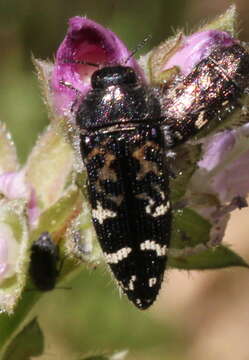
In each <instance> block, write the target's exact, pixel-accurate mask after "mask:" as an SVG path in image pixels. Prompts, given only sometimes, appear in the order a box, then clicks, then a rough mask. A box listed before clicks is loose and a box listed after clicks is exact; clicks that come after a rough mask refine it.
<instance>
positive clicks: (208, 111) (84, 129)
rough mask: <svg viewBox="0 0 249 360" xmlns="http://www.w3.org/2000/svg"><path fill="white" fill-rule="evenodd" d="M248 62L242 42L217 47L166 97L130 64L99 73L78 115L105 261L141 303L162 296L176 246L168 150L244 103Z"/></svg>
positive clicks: (131, 296)
mask: <svg viewBox="0 0 249 360" xmlns="http://www.w3.org/2000/svg"><path fill="white" fill-rule="evenodd" d="M248 69H249V54H248V53H247V52H246V51H245V49H244V48H243V47H242V46H240V45H233V46H231V47H229V48H217V49H215V50H214V51H213V52H212V53H211V55H210V56H209V57H207V58H206V59H204V60H202V61H201V62H200V63H199V64H198V65H197V66H196V67H195V68H194V69H193V71H192V72H191V73H190V74H189V75H188V76H187V77H185V78H184V79H183V80H181V81H180V82H178V83H176V84H175V85H172V86H170V87H169V90H168V91H167V92H166V94H164V95H163V98H162V99H160V98H158V97H157V96H156V95H155V93H154V91H153V89H151V88H149V87H146V86H144V85H143V84H142V83H141V82H140V81H139V79H138V77H137V76H136V74H135V72H134V70H133V69H132V68H130V67H126V66H110V67H104V68H102V69H100V70H97V71H95V72H94V73H93V75H92V78H91V82H92V90H91V91H89V93H88V94H87V95H86V97H85V98H84V99H83V100H82V102H81V104H80V106H79V108H78V111H77V113H76V122H77V124H78V126H79V128H80V138H81V155H82V159H83V161H84V164H85V166H86V168H87V172H88V181H89V184H88V191H89V199H90V202H91V205H92V218H93V223H94V226H95V229H96V233H97V236H98V239H99V241H100V245H101V247H102V249H103V252H104V256H105V258H106V262H107V263H108V265H109V266H110V268H111V270H112V272H113V274H114V276H115V278H116V280H117V282H118V284H119V285H120V287H121V289H122V290H123V292H124V293H125V294H127V296H128V298H129V299H130V300H131V301H132V302H133V303H134V304H135V305H136V306H137V307H138V308H139V309H146V308H148V307H149V306H150V305H151V304H152V303H153V302H154V300H155V299H156V297H157V294H158V292H159V290H160V287H161V283H162V280H163V275H164V271H165V266H166V262H167V249H168V248H169V246H170V237H171V206H170V202H169V196H170V189H169V176H170V169H169V164H168V161H169V160H168V159H167V157H166V156H165V153H166V150H167V149H171V148H174V147H175V146H176V145H177V144H179V143H181V142H183V141H186V140H188V139H189V137H191V136H193V135H195V134H197V133H198V132H199V131H200V130H201V129H202V128H204V127H205V128H207V127H209V126H212V125H213V122H217V121H221V120H223V119H224V118H225V116H226V115H227V113H228V112H230V111H231V110H233V109H234V108H237V107H239V106H241V104H240V102H239V100H240V98H241V97H242V95H243V93H244V92H245V89H246V87H247V85H248V81H249V72H248ZM159 100H160V101H161V100H162V101H161V102H160V101H159ZM161 103H162V104H163V105H161Z"/></svg>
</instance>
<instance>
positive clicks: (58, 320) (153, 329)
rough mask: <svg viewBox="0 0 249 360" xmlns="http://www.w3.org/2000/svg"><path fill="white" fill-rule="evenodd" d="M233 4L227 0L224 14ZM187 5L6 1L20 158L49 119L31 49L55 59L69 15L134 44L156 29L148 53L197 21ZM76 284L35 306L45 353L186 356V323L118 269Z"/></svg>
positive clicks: (2, 37)
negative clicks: (121, 289) (144, 306)
mask: <svg viewBox="0 0 249 360" xmlns="http://www.w3.org/2000/svg"><path fill="white" fill-rule="evenodd" d="M218 3H219V1H218V2H217V4H218ZM229 3H230V2H222V4H221V5H220V8H218V10H217V13H219V12H223V11H224V10H225V9H226V8H227V6H228V5H229ZM191 4H192V5H191ZM193 4H194V5H193ZM187 5H188V9H189V8H191V6H192V7H193V6H195V5H196V2H195V1H192V2H191V1H188V2H187V0H175V1H164V0H156V1H149V0H144V1H142V2H141V1H131V0H126V1H122V0H109V1H108V0H102V1H99V0H91V1H80V0H75V1H67V2H66V1H65V2H61V1H59V0H52V1H51V0H50V1H48V0H43V1H31V0H25V1H22V2H21V1H20V0H19V1H18V0H8V1H7V0H1V2H0V21H1V22H0V23H1V27H0V42H1V57H0V78H1V90H0V120H1V121H4V122H6V123H7V126H8V128H9V130H10V131H11V133H12V134H13V137H14V141H15V142H16V144H17V148H18V154H19V157H20V160H21V161H22V162H23V161H24V160H25V158H26V157H27V154H28V153H29V151H30V150H31V148H32V146H33V144H34V143H35V140H36V138H37V135H38V133H39V132H40V131H41V130H42V129H43V128H44V127H45V125H46V124H47V123H48V118H47V113H46V108H45V106H44V105H43V104H42V99H41V95H40V90H39V87H38V82H37V80H36V77H35V73H34V68H33V65H32V62H31V53H33V54H34V55H35V57H37V58H42V59H47V58H50V59H52V58H53V55H54V54H55V52H56V49H57V47H58V45H59V44H60V42H61V41H62V39H63V37H64V35H65V31H66V29H67V20H68V18H69V17H71V16H74V15H87V16H88V17H89V18H92V19H93V20H95V21H97V22H100V23H101V24H103V25H104V26H107V27H109V28H111V29H112V30H113V31H114V32H116V33H117V34H118V35H119V36H120V37H121V39H123V40H124V41H125V42H126V43H127V45H128V46H129V47H130V48H131V49H133V48H134V47H136V45H137V44H138V43H139V42H140V41H142V40H143V39H144V38H145V37H146V36H147V35H148V34H152V40H151V41H150V43H149V44H146V46H145V48H143V49H142V50H141V52H142V53H145V52H146V51H147V50H148V49H149V48H150V47H152V46H154V45H156V44H158V42H160V41H162V40H164V39H165V38H166V37H167V36H169V35H171V34H172V32H173V31H174V30H173V29H176V28H178V27H183V26H185V23H188V24H192V21H193V18H192V17H191V12H190V11H189V10H188V9H187ZM210 11H211V10H210ZM212 11H213V10H212ZM212 11H211V12H210V14H211V13H212ZM217 13H216V14H217ZM186 14H189V16H186ZM196 14H199V13H198V5H197V10H196V11H195V20H196V18H198V20H199V21H200V19H201V15H203V14H199V17H198V16H197V15H196ZM205 15H209V13H205ZM212 15H214V14H213V13H212ZM71 286H72V290H71V291H65V290H59V289H58V290H55V291H53V292H51V293H49V294H47V295H46V296H45V297H44V298H43V299H42V301H41V302H40V303H39V304H38V305H37V307H36V309H35V314H36V315H37V314H38V321H39V324H40V326H41V328H42V330H43V331H44V334H45V354H44V355H43V356H42V359H53V358H60V359H62V360H63V359H65V360H68V359H75V358H77V356H79V355H81V354H86V353H89V354H91V353H92V352H97V353H98V352H101V351H110V352H111V351H114V350H119V349H130V353H129V355H128V360H164V359H171V360H178V359H185V356H184V354H185V349H186V347H187V344H188V338H187V336H186V333H184V336H182V335H181V329H177V328H175V325H174V324H172V323H171V322H169V320H167V319H165V318H164V319H160V317H159V316H157V317H154V316H153V309H152V310H149V311H147V312H140V311H138V310H137V309H135V308H134V307H133V306H132V305H131V304H130V303H128V301H127V300H126V299H125V298H124V297H122V298H120V297H119V295H118V290H117V289H116V287H115V286H114V284H113V283H112V282H111V281H110V274H109V273H108V274H105V271H104V270H103V269H102V268H99V269H97V270H96V271H92V272H91V273H90V272H89V271H88V270H86V269H83V271H82V274H81V275H80V276H79V277H78V278H77V279H75V280H74V281H73V282H72V284H71ZM159 319H160V320H159ZM0 331H1V330H0Z"/></svg>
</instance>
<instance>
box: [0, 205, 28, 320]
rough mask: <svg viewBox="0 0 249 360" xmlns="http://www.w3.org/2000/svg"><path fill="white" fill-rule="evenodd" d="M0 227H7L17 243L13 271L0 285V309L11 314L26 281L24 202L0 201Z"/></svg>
mask: <svg viewBox="0 0 249 360" xmlns="http://www.w3.org/2000/svg"><path fill="white" fill-rule="evenodd" d="M0 227H2V228H3V227H5V228H6V229H9V231H10V234H11V238H10V239H9V241H10V242H11V241H13V242H12V244H13V243H14V244H17V248H18V250H17V255H16V259H15V272H14V274H13V276H11V277H8V278H6V279H5V280H3V281H2V282H1V285H0V310H1V312H7V313H8V314H12V313H13V311H14V308H15V306H16V304H17V301H18V300H19V298H20V296H21V293H22V291H23V288H24V286H25V283H26V273H27V268H28V263H29V238H28V227H27V219H26V204H25V202H24V201H23V200H13V201H8V202H4V201H3V200H2V201H1V206H0Z"/></svg>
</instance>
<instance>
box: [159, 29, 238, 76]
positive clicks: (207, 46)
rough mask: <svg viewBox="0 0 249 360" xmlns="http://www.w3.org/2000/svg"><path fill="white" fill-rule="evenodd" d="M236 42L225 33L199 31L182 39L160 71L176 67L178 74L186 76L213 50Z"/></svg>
mask: <svg viewBox="0 0 249 360" xmlns="http://www.w3.org/2000/svg"><path fill="white" fill-rule="evenodd" d="M236 42H237V40H235V39H234V38H232V37H231V35H229V34H228V33H227V32H224V31H218V30H208V31H201V32H196V33H194V34H193V35H191V36H186V37H183V40H182V42H181V45H180V48H178V49H177V51H176V52H175V53H174V54H173V55H172V56H171V57H170V58H169V59H168V60H167V61H166V63H165V64H163V66H162V71H165V70H167V69H170V68H172V67H174V66H178V67H179V68H180V73H181V74H182V75H184V76H186V75H188V74H189V73H190V72H191V71H192V69H193V68H194V67H195V65H197V64H198V63H199V62H200V61H201V60H202V59H204V58H206V57H207V56H209V55H210V53H211V52H212V50H214V48H216V47H229V46H231V45H233V44H235V43H236Z"/></svg>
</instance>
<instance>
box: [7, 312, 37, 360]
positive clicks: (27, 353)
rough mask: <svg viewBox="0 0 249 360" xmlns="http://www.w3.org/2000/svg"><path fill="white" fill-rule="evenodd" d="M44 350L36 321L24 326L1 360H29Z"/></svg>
mask: <svg viewBox="0 0 249 360" xmlns="http://www.w3.org/2000/svg"><path fill="white" fill-rule="evenodd" d="M43 350H44V338H43V333H42V331H41V328H40V326H39V324H38V322H37V320H36V319H33V320H32V321H31V322H30V323H29V324H28V325H26V326H25V327H24V328H23V329H22V330H21V331H20V332H19V333H18V334H17V336H16V337H15V338H14V339H13V340H12V342H11V343H10V344H9V346H8V347H7V349H6V352H5V354H4V356H3V358H2V359H3V360H17V359H18V360H29V359H31V356H32V357H33V356H39V355H41V354H42V353H43Z"/></svg>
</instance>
